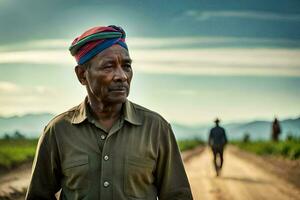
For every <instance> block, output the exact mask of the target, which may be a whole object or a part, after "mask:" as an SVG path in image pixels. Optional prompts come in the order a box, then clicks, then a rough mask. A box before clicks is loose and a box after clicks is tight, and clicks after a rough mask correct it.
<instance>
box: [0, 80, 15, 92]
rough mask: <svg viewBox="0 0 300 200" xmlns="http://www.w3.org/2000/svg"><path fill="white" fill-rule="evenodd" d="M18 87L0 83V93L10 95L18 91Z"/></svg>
mask: <svg viewBox="0 0 300 200" xmlns="http://www.w3.org/2000/svg"><path fill="white" fill-rule="evenodd" d="M19 89H20V88H19V86H17V85H16V84H14V83H11V82H5V81H1V82H0V93H12V92H17V91H19Z"/></svg>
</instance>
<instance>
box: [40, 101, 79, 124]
mask: <svg viewBox="0 0 300 200" xmlns="http://www.w3.org/2000/svg"><path fill="white" fill-rule="evenodd" d="M79 106H80V105H77V106H74V107H73V108H71V109H69V110H67V111H65V112H62V113H60V114H58V115H56V116H54V117H53V118H52V119H51V120H50V121H49V123H48V124H47V126H46V127H54V126H58V125H65V124H71V123H72V120H73V117H74V114H75V112H77V110H78V109H79Z"/></svg>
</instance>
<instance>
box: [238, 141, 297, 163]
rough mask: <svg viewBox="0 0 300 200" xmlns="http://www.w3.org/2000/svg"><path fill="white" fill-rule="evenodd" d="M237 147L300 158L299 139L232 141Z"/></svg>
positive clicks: (289, 157) (292, 158)
mask: <svg viewBox="0 0 300 200" xmlns="http://www.w3.org/2000/svg"><path fill="white" fill-rule="evenodd" d="M232 144H234V145H237V146H238V147H239V148H241V149H243V150H246V151H250V152H253V153H256V154H258V155H275V156H281V157H284V158H288V159H291V160H295V159H299V158H300V139H292V140H289V141H279V142H271V141H255V142H246V143H245V142H232Z"/></svg>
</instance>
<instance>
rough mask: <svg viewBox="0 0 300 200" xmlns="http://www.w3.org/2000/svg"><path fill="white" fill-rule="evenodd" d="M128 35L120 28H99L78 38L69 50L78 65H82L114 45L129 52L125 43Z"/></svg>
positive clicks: (92, 29)
mask: <svg viewBox="0 0 300 200" xmlns="http://www.w3.org/2000/svg"><path fill="white" fill-rule="evenodd" d="M125 37H126V33H125V31H124V30H123V29H122V28H121V27H118V26H114V25H111V26H98V27H94V28H91V29H89V30H87V31H86V32H84V33H83V34H82V35H80V36H79V37H77V38H76V39H75V40H74V41H73V42H72V45H71V46H70V48H69V50H70V52H71V54H72V56H74V57H75V59H76V61H77V63H78V64H80V65H82V64H84V63H86V62H87V61H88V60H90V59H91V58H92V57H94V56H95V55H97V54H98V53H100V52H101V51H103V50H104V49H106V48H109V47H111V46H112V45H114V44H119V45H120V46H122V47H124V48H125V49H127V50H128V47H127V45H126V43H125Z"/></svg>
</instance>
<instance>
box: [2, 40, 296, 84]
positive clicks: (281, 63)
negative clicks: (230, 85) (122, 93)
mask: <svg viewBox="0 0 300 200" xmlns="http://www.w3.org/2000/svg"><path fill="white" fill-rule="evenodd" d="M64 41H65V40H53V42H54V44H55V45H53V46H58V47H59V48H57V49H55V48H54V49H47V44H48V43H49V42H50V40H42V41H32V42H30V43H31V44H32V46H34V45H36V47H38V48H37V49H35V50H12V49H10V50H6V51H5V50H2V51H0V64H2V66H4V64H9V63H11V64H50V65H59V66H61V65H65V66H74V65H76V62H75V59H74V58H73V57H72V56H71V55H70V53H69V52H68V50H67V48H66V49H61V48H60V47H63V46H64V44H65V43H66V42H64ZM226 41H235V42H237V41H249V42H250V43H251V42H255V41H257V40H255V39H251V38H238V39H237V38H231V37H229V38H225V37H224V38H223V37H219V38H213V37H191V38H188V37H186V38H132V39H131V40H129V41H128V44H129V47H130V54H131V57H132V58H133V60H134V69H135V71H139V72H144V73H171V74H172V73H176V74H214V75H244V74H248V75H249V74H251V75H278V76H281V75H284V76H286V75H290V76H300V49H299V48H295V49H291V48H290V49H288V48H245V47H244V48H243V47H238V48H237V47H236V48H229V47H227V48H225V47H223V48H220V47H217V48H216V47H210V48H205V47H201V46H202V45H201V44H205V43H209V44H213V43H218V42H219V43H221V42H226ZM260 41H264V42H268V41H269V42H272V40H268V39H260ZM290 42H292V41H290ZM50 43H51V42H50ZM174 43H176V44H178V43H181V44H183V45H186V46H183V47H181V48H176V47H174V46H172V44H174ZM192 44H198V46H192V47H190V46H189V45H192ZM60 45H61V46H60ZM53 46H52V47H53ZM6 87H8V86H6Z"/></svg>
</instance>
